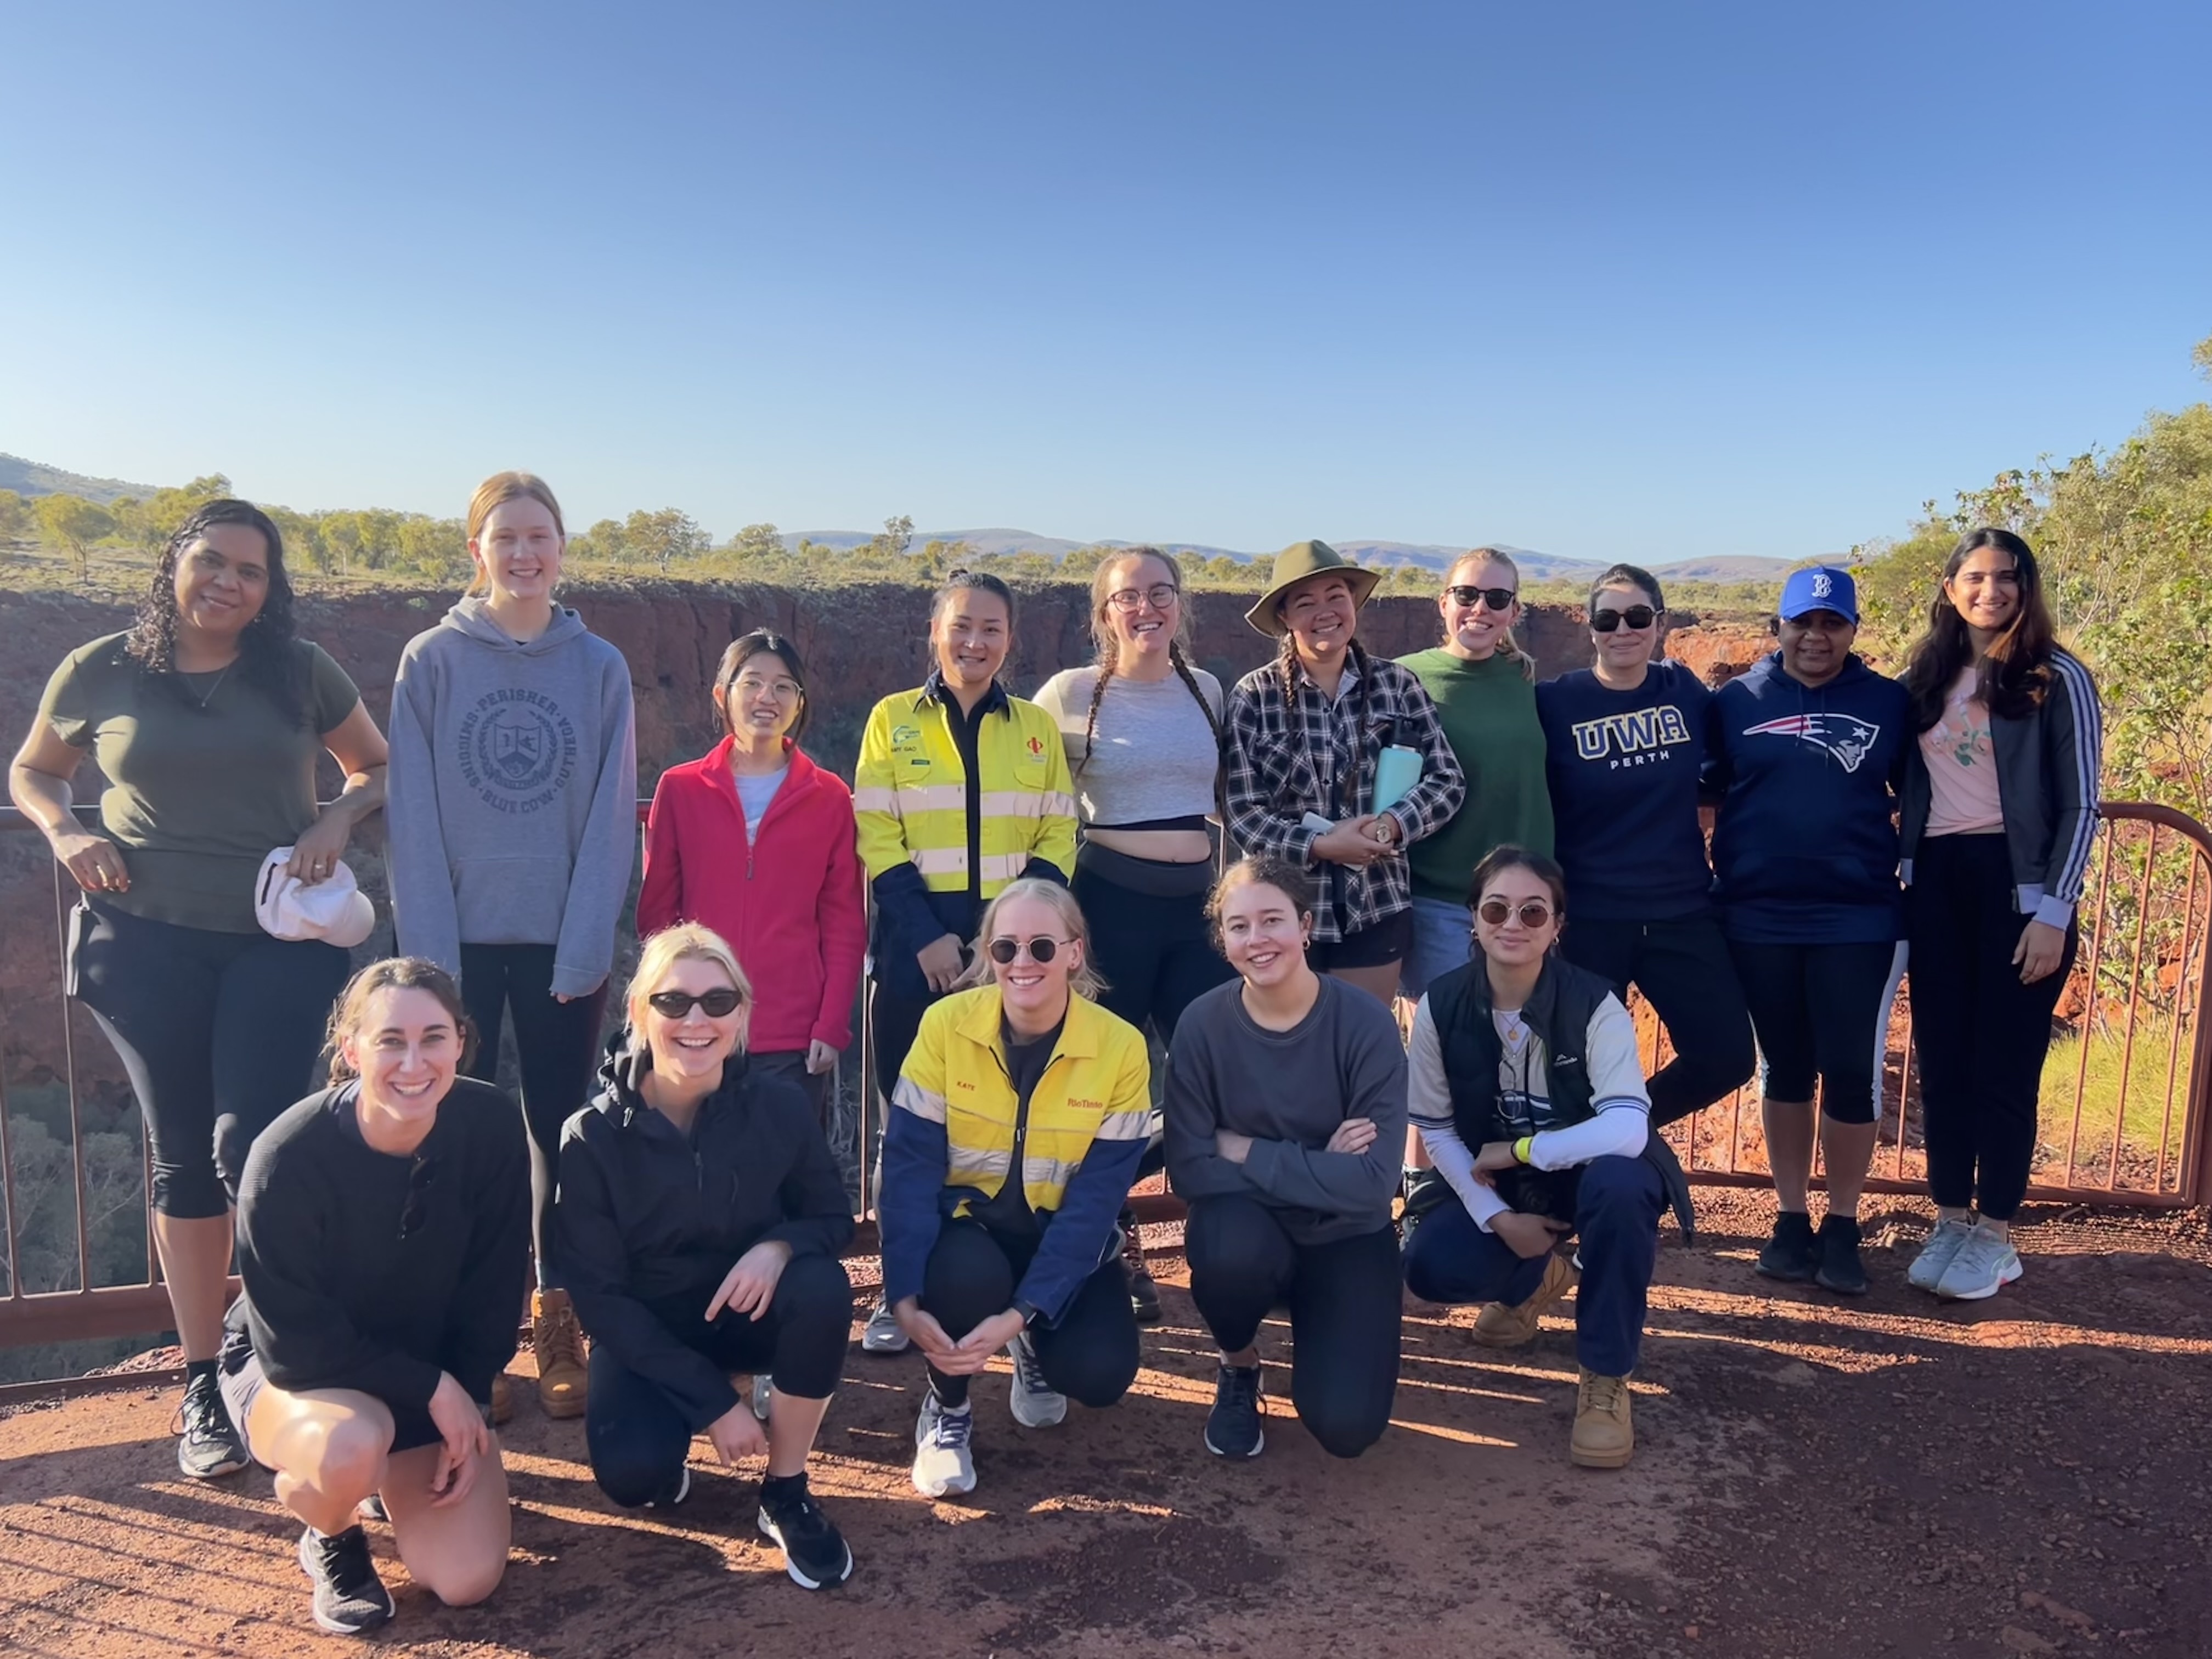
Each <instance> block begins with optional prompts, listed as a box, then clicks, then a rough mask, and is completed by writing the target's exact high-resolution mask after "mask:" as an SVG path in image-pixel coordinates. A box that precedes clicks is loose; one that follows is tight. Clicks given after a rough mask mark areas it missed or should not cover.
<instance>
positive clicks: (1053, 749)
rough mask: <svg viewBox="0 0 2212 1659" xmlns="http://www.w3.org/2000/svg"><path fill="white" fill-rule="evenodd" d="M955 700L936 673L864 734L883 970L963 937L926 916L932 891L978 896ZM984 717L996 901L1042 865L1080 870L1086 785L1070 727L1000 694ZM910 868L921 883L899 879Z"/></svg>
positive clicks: (882, 710)
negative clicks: (1066, 740) (1075, 777)
mask: <svg viewBox="0 0 2212 1659" xmlns="http://www.w3.org/2000/svg"><path fill="white" fill-rule="evenodd" d="M950 696H951V694H950V693H949V692H944V691H942V690H940V689H939V684H938V681H937V678H936V677H935V676H934V675H933V676H932V677H931V678H930V681H929V683H928V684H925V685H921V686H918V687H916V688H915V690H911V691H901V692H898V693H897V694H896V695H895V696H888V697H885V698H884V700H883V701H882V702H879V703H878V704H877V705H876V706H875V708H874V710H873V711H872V713H871V714H869V715H868V725H867V729H866V732H863V733H862V734H861V738H860V766H859V769H857V771H856V772H855V773H854V787H853V811H854V817H855V818H856V820H857V821H858V823H859V826H860V861H861V862H862V863H863V864H865V865H866V866H867V869H868V879H869V881H870V882H872V884H874V886H875V890H876V902H877V908H878V911H879V912H880V913H882V914H881V917H880V921H879V929H880V932H879V940H878V943H879V949H878V958H879V959H878V963H877V970H878V973H881V972H882V971H883V970H884V968H885V967H886V966H887V965H891V964H894V963H895V964H896V965H898V966H902V967H906V966H911V965H912V964H911V963H902V962H900V961H899V958H900V957H902V956H910V955H911V954H912V953H913V952H914V951H918V950H920V949H921V947H922V946H923V945H927V944H928V943H929V942H930V941H931V940H932V939H937V938H939V937H941V936H942V935H943V934H944V933H947V932H959V931H961V928H960V927H953V926H951V925H949V921H948V918H947V917H946V916H945V915H944V914H943V913H942V912H939V914H938V915H937V917H936V920H935V921H934V923H933V922H932V921H931V920H930V918H929V917H928V916H927V915H924V914H923V913H924V911H925V910H927V908H929V907H927V903H926V896H927V894H958V895H963V896H964V895H965V894H966V893H967V891H968V877H969V871H968V829H969V825H968V769H967V768H966V767H965V766H964V765H963V764H962V763H961V758H960V748H959V745H958V744H957V743H955V742H954V741H953V737H952V732H951V728H950V727H949V726H947V725H946V723H945V722H946V720H947V718H948V712H947V709H946V708H945V702H944V701H941V700H940V699H949V698H950ZM984 710H985V712H984V714H983V719H982V723H981V726H979V727H978V729H977V731H976V734H975V762H976V771H977V774H978V776H977V779H976V783H977V806H978V811H977V814H976V818H977V823H976V830H977V833H976V846H977V852H978V857H979V860H980V862H979V867H978V870H977V874H978V876H979V877H980V880H979V882H978V884H977V888H978V891H979V892H980V894H981V896H982V897H983V898H985V899H990V898H993V897H995V896H997V894H998V891H999V890H1000V888H1002V887H1004V886H1005V885H1006V884H1007V883H1008V882H1010V881H1012V880H1015V879H1016V878H1018V877H1019V876H1020V875H1021V873H1022V872H1023V871H1024V869H1026V868H1027V867H1028V866H1029V862H1030V860H1031V859H1033V858H1035V859H1042V860H1045V861H1046V862H1047V863H1049V864H1051V865H1052V866H1054V868H1055V869H1056V870H1057V871H1058V872H1059V874H1060V880H1061V881H1062V882H1063V883H1064V882H1066V880H1067V878H1069V877H1071V876H1073V874H1074V873H1075V786H1074V784H1073V781H1071V780H1070V778H1069V776H1068V772H1067V750H1066V745H1065V744H1063V743H1062V741H1061V739H1060V727H1059V726H1058V725H1057V724H1056V723H1055V722H1054V720H1053V717H1052V716H1051V715H1049V714H1046V713H1045V711H1044V710H1043V709H1042V708H1038V707H1037V706H1036V704H1035V703H1033V702H1025V701H1024V699H1022V698H1020V697H1012V696H1007V695H1006V693H1005V692H1004V691H1003V690H1000V689H999V688H997V687H995V686H994V688H992V690H991V692H990V694H989V698H988V701H987V702H985V704H984ZM906 870H912V871H914V872H917V873H918V874H919V875H920V876H921V882H920V883H919V884H915V883H914V882H913V880H912V878H911V877H908V878H904V879H903V880H901V879H897V878H896V874H897V872H902V871H906ZM902 887H903V888H905V889H906V891H905V892H903V893H902V891H901V888H902ZM902 910H904V911H908V912H911V914H910V915H899V914H897V913H898V912H900V911H902ZM972 923H973V918H969V920H968V923H967V925H972ZM915 934H918V935H919V936H918V937H909V935H915ZM884 958H888V959H889V960H888V962H887V961H886V960H884ZM919 971H920V970H919V969H916V970H915V972H916V977H917V980H918V979H919ZM913 988H914V989H915V990H916V991H917V992H920V991H921V989H922V987H920V986H919V984H917V985H916V986H915V987H913ZM924 994H926V993H924Z"/></svg>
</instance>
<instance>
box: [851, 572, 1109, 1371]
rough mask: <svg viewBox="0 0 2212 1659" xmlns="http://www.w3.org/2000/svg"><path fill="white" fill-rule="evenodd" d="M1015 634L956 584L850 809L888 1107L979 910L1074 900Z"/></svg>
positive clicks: (948, 585)
mask: <svg viewBox="0 0 2212 1659" xmlns="http://www.w3.org/2000/svg"><path fill="white" fill-rule="evenodd" d="M1013 633H1014V596H1013V593H1012V591H1011V590H1009V589H1008V587H1007V586H1006V583H1004V582H1003V581H1001V580H999V579H998V578H997V577H996V576H993V575H987V574H982V573H981V572H977V571H970V570H956V571H955V572H953V573H952V574H951V577H950V578H949V579H948V580H946V582H945V586H943V587H942V588H940V589H939V590H938V594H937V599H936V601H935V603H934V604H933V605H931V607H930V617H929V643H930V648H931V651H932V653H933V655H934V656H935V658H936V665H935V667H933V669H932V670H931V671H930V675H929V678H927V680H925V681H923V682H922V684H921V685H919V686H917V687H916V688H915V689H914V690H910V691H900V692H897V693H896V694H894V695H893V696H888V697H885V698H884V700H883V701H882V702H879V703H878V704H877V705H876V706H875V708H874V710H873V712H872V713H871V714H869V716H868V725H867V730H866V732H865V733H863V734H862V736H861V738H860V768H859V770H858V772H857V774H856V775H855V777H854V790H853V807H854V815H855V817H856V818H857V819H858V822H859V824H860V860H861V862H862V863H864V864H865V865H866V866H867V871H868V880H869V882H870V884H872V886H873V888H874V890H875V896H876V921H875V933H874V937H873V938H872V939H871V940H870V941H869V948H870V954H871V956H872V960H873V962H874V973H875V992H874V999H873V1001H872V1005H871V1008H870V1014H869V1024H870V1030H871V1032H872V1036H873V1038H874V1041H875V1050H876V1084H877V1086H878V1088H879V1089H880V1090H881V1091H883V1096H884V1099H885V1100H889V1099H890V1096H891V1091H892V1090H893V1089H894V1088H895V1087H896V1085H897V1083H898V1075H899V1067H900V1066H901V1065H902V1064H903V1063H904V1061H905V1060H906V1053H907V1050H908V1048H911V1047H912V1046H913V1043H914V1036H915V1031H916V1030H919V1029H920V1028H921V1016H922V1012H923V1011H924V1010H926V1009H927V1007H928V1006H929V1005H930V1004H931V1003H933V1002H934V1001H936V1000H937V999H938V998H939V997H941V996H943V995H944V994H945V993H946V992H947V991H950V990H951V988H952V987H953V984H954V981H957V980H958V979H959V978H960V977H961V975H963V973H965V972H966V971H967V969H968V943H969V940H970V939H973V938H974V937H975V929H976V927H977V924H978V923H979V922H980V921H981V918H982V915H983V907H984V905H985V904H986V903H987V902H989V901H990V900H991V899H993V898H994V897H996V896H998V894H999V892H1000V890H1002V889H1003V888H1004V887H1005V886H1006V884H1007V883H1009V882H1012V881H1015V880H1018V879H1019V878H1023V877H1024V876H1033V877H1036V878H1040V879H1042V880H1046V881H1050V882H1054V883H1056V884H1059V885H1061V886H1066V884H1067V880H1068V878H1069V877H1070V876H1071V875H1072V874H1073V872H1074V869H1075V787H1074V784H1073V781H1071V780H1070V778H1069V776H1068V772H1067V755H1066V749H1065V747H1064V746H1063V744H1061V742H1060V728H1059V727H1058V726H1056V725H1055V724H1054V721H1053V718H1052V716H1051V715H1049V714H1046V713H1045V711H1044V710H1043V709H1042V708H1038V707H1037V706H1036V704H1035V703H1033V702H1026V701H1024V699H1022V698H1020V697H1016V696H1009V695H1008V694H1007V692H1006V688H1005V687H1004V686H1002V685H1000V684H999V671H1000V668H1002V667H1003V666H1004V665H1005V664H1006V652H1007V648H1008V647H1010V646H1011V645H1012V641H1013ZM907 1340H908V1339H907V1335H906V1333H905V1332H904V1331H903V1330H902V1329H901V1328H899V1324H898V1322H897V1321H896V1319H895V1318H893V1317H892V1316H891V1314H890V1310H888V1309H887V1308H885V1307H884V1305H883V1304H881V1303H880V1302H878V1304H877V1306H876V1310H875V1313H874V1315H873V1316H872V1317H871V1318H870V1319H869V1321H868V1328H867V1333H866V1335H865V1336H864V1337H863V1338H862V1339H861V1346H864V1347H865V1348H866V1349H867V1351H868V1352H871V1353H897V1352H902V1350H903V1349H904V1348H905V1347H906V1346H907Z"/></svg>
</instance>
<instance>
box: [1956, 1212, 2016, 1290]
mask: <svg viewBox="0 0 2212 1659" xmlns="http://www.w3.org/2000/svg"><path fill="white" fill-rule="evenodd" d="M2020 1274H2021V1267H2020V1252H2019V1251H2017V1250H2015V1249H2013V1247H2012V1240H2011V1239H2010V1238H2008V1237H2006V1236H2005V1235H2003V1234H2002V1233H2000V1232H1997V1231H1996V1230H1995V1229H1993V1228H1990V1227H1986V1226H1977V1227H1975V1228H1974V1229H1973V1231H1971V1232H1969V1233H1968V1234H1967V1235H1966V1238H1965V1239H1964V1240H1963V1241H1962V1242H1961V1243H1960V1246H1959V1253H1958V1255H1954V1256H1953V1257H1952V1258H1951V1265H1950V1266H1949V1267H1946V1268H1944V1269H1943V1277H1942V1279H1938V1280H1936V1295H1938V1296H1940V1297H1942V1298H1943V1299H1944V1300H1945V1301H1947V1302H1981V1301H1984V1300H1986V1299H1987V1298H1989V1297H1993V1296H1995V1295H1996V1293H1997V1292H1998V1291H2000V1290H2002V1288H2003V1287H2004V1286H2006V1285H2009V1284H2011V1283H2012V1282H2013V1281H2014V1280H2015V1279H2018V1278H2019V1277H2020Z"/></svg>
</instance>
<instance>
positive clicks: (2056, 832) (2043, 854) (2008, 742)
mask: <svg viewBox="0 0 2212 1659" xmlns="http://www.w3.org/2000/svg"><path fill="white" fill-rule="evenodd" d="M1990 747H1991V748H1992V749H1994V750H1996V763H1997V799H1998V801H1999V802H2000V804H2001V805H2002V807H2003V810H2004V836H2005V850H2006V851H2007V852H2008V854H2010V855H2011V860H2012V880H2013V908H2015V909H2016V910H2017V911H2019V913H2020V914H2021V915H2024V916H2033V918H2034V919H2035V920H2036V921H2044V922H2048V923H2050V924H2051V926H2052V927H2066V926H2067V925H2068V924H2069V923H2070V922H2071V921H2073V920H2074V907H2075V905H2077V904H2078V903H2080V902H2081V888H2082V884H2084V883H2085V882H2086V881H2087V879H2088V875H2089V850H2090V848H2092V847H2093V846H2094V845H2095V843H2096V839H2097V803H2098V791H2099V781H2100V777H2101V776H2102V774H2103V769H2104V755H2105V716H2104V710H2103V708H2102V706H2101V705H2100V703H2099V702H2098V700H2097V684H2096V682H2095V681H2094V680H2093V679H2092V678H2090V677H2089V671H2088V669H2087V667H2086V666H2085V665H2083V664H2082V662H2081V659H2080V658H2078V657H2076V656H2075V655H2074V654H2073V653H2071V652H2068V651H2061V650H2053V651H2052V652H2051V684H2050V689H2049V690H2048V691H2047V692H2046V693H2045V696H2044V699H2043V701H2042V702H2040V703H2039V704H2037V705H2036V706H2035V708H2033V710H2031V711H2030V712H2029V713H2028V714H2025V715H2022V716H2021V717H2019V718H2017V719H2010V718H2008V717H2006V716H2004V715H2002V714H1998V713H1997V712H1996V710H1995V709H1992V710H1990ZM1929 793H1930V786H1929V781H1928V764H1927V762H1926V761H1925V760H1924V759H1923V757H1922V756H1921V752H1920V745H1919V744H1917V743H1914V744H1911V746H1910V752H1909V753H1908V754H1907V756H1906V757H1905V798H1904V802H1903V805H1902V807H1901V809H1900V812H1899V819H1900V825H1899V827H1900V829H1901V830H1902V841H1901V844H1902V850H1903V854H1904V860H1903V863H1902V865H1901V866H1900V870H1899V873H1901V874H1902V875H1903V877H1904V878H1905V885H1906V886H1908V887H1909V886H1911V884H1912V860H1913V855H1914V854H1915V853H1916V852H1917V850H1918V848H1919V846H1920V838H1921V836H1922V835H1923V834H1924V833H1925V832H1926V830H1927V828H1928V810H1929Z"/></svg>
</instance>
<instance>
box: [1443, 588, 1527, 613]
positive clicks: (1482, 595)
mask: <svg viewBox="0 0 2212 1659" xmlns="http://www.w3.org/2000/svg"><path fill="white" fill-rule="evenodd" d="M1444 597H1445V598H1446V599H1449V600H1450V601H1451V602H1452V603H1453V604H1454V605H1464V606H1466V607H1467V608H1468V610H1470V611H1472V610H1473V609H1474V602H1475V601H1476V600H1477V599H1480V600H1481V601H1482V602H1483V603H1484V604H1485V605H1488V606H1489V607H1490V608H1491V609H1492V611H1510V610H1511V609H1512V608H1513V601H1514V600H1515V599H1517V598H1519V597H1520V596H1519V595H1518V594H1516V593H1515V592H1514V591H1513V590H1512V589H1511V588H1510V587H1468V586H1464V585H1462V586H1453V587H1447V588H1446V589H1444Z"/></svg>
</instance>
